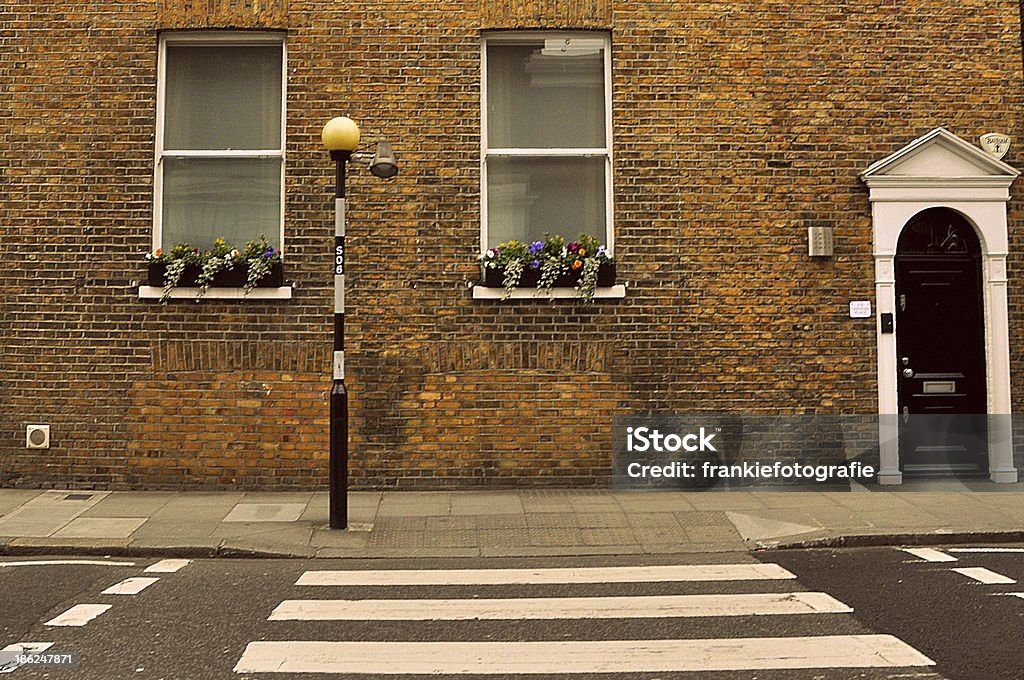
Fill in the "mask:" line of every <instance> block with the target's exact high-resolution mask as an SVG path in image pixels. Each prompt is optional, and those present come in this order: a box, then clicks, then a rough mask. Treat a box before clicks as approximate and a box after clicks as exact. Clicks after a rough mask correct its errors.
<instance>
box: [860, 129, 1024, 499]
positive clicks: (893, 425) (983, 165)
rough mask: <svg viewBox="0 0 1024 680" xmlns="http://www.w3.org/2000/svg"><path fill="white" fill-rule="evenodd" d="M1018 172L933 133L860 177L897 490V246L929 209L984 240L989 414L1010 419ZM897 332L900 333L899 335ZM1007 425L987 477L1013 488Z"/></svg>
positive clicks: (997, 421)
mask: <svg viewBox="0 0 1024 680" xmlns="http://www.w3.org/2000/svg"><path fill="white" fill-rule="evenodd" d="M1018 174H1019V172H1018V171H1017V170H1015V169H1014V168H1012V167H1010V166H1009V165H1007V164H1006V163H1003V162H1002V161H999V160H997V159H996V158H994V157H992V156H989V155H988V154H987V153H985V152H984V151H982V150H981V149H980V148H978V147H975V146H974V145H972V144H970V143H968V142H966V141H964V140H962V139H960V138H959V137H957V136H956V135H954V134H952V133H950V132H948V131H946V130H944V129H942V128H936V129H934V130H932V131H931V132H929V133H928V134H926V135H924V136H922V137H920V138H918V139H916V140H914V141H913V142H911V143H910V144H908V145H907V146H905V147H903V148H902V149H900V150H899V151H897V152H896V153H894V154H892V155H891V156H888V157H886V158H884V159H882V160H880V161H878V162H877V163H874V164H873V165H871V167H869V168H868V169H867V170H865V171H864V172H863V173H862V174H861V179H862V180H863V181H864V183H865V184H867V185H868V189H869V193H870V200H871V215H872V231H873V236H874V258H875V298H876V308H877V312H878V315H877V317H876V335H877V341H878V413H879V415H880V416H881V418H880V421H881V425H880V428H879V446H880V451H881V469H880V471H879V474H878V481H879V483H880V484H900V483H902V481H903V475H902V473H901V472H900V458H899V455H900V454H899V444H898V442H899V437H898V432H897V427H898V415H899V410H898V400H897V382H896V378H897V370H898V367H897V357H896V334H895V333H883V332H882V329H881V321H880V320H881V315H882V314H884V313H890V314H893V315H895V312H896V268H895V257H896V244H897V242H898V241H899V237H900V233H901V232H902V231H903V227H904V226H906V224H907V223H908V222H909V221H910V219H911V218H912V217H914V215H916V214H918V213H919V212H921V211H922V210H926V209H928V208H937V207H941V208H949V209H951V210H955V211H956V212H958V213H960V214H961V215H963V216H964V217H965V218H966V219H967V221H968V222H970V224H971V225H972V226H973V227H974V229H975V230H976V231H977V233H978V237H979V239H980V240H981V252H982V291H983V296H984V306H985V367H986V383H987V395H988V413H989V414H990V415H1004V416H1009V415H1010V412H1011V411H1010V344H1009V323H1008V309H1007V290H1006V256H1007V249H1008V245H1007V233H1006V204H1007V202H1008V201H1009V200H1010V184H1011V183H1012V182H1013V180H1014V179H1016V177H1017V175H1018ZM896 332H897V333H898V332H899V329H898V328H897V329H896ZM1009 428H1010V424H1009V418H1008V417H1006V418H992V419H991V423H990V427H989V447H988V448H989V476H990V478H991V479H992V481H993V482H998V483H1015V482H1016V481H1017V469H1016V468H1015V467H1014V465H1013V444H1012V439H1011V437H1010V432H1009Z"/></svg>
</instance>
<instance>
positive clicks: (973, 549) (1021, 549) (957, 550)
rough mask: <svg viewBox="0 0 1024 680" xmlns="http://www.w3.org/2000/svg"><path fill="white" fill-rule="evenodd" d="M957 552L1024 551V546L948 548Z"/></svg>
mask: <svg viewBox="0 0 1024 680" xmlns="http://www.w3.org/2000/svg"><path fill="white" fill-rule="evenodd" d="M947 550H948V551H949V552H955V553H1024V548H947Z"/></svg>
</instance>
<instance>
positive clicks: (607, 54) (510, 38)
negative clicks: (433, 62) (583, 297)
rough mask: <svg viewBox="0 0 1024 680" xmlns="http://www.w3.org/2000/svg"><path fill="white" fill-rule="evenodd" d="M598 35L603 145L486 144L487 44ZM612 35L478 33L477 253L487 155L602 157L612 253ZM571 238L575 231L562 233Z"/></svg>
mask: <svg viewBox="0 0 1024 680" xmlns="http://www.w3.org/2000/svg"><path fill="white" fill-rule="evenodd" d="M566 38H568V39H589V40H594V39H601V40H603V41H604V48H603V49H604V116H605V123H604V137H605V139H604V143H605V146H604V148H600V147H595V148H585V147H584V148H540V147H537V148H520V147H511V148H494V149H492V148H490V147H489V145H488V127H487V103H488V98H487V89H488V83H487V48H488V46H489V45H521V44H530V43H536V42H537V41H544V40H551V39H566ZM612 137H613V135H612V39H611V34H610V33H609V32H607V31H494V32H485V33H483V34H481V37H480V254H481V255H483V254H484V253H486V252H487V249H488V247H489V246H488V228H487V222H488V196H487V161H488V159H489V158H513V157H532V158H542V157H547V158H596V157H603V158H604V159H605V163H604V185H605V186H604V192H605V199H604V201H605V238H604V241H603V243H604V245H605V248H606V250H607V251H608V254H609V255H612V256H614V254H615V228H614V226H615V210H614V201H613V196H614V193H613V184H614V181H613V177H612V169H613V168H614V163H613V153H612V152H613V148H612ZM562 235H563V236H566V237H568V238H573V237H574V236H575V234H562Z"/></svg>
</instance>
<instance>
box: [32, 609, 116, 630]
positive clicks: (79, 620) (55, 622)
mask: <svg viewBox="0 0 1024 680" xmlns="http://www.w3.org/2000/svg"><path fill="white" fill-rule="evenodd" d="M112 606H113V605H109V604H76V605H75V606H74V607H72V608H71V609H69V610H67V611H66V612H64V613H63V614H61V615H60V616H56V617H54V618H52V619H50V620H49V621H47V622H46V623H45V624H43V625H45V626H84V625H85V624H87V623H89V622H90V621H92V620H93V619H95V618H96V617H97V616H99V615H100V614H102V613H103V612H105V611H107V610H108V609H110V608H111V607H112Z"/></svg>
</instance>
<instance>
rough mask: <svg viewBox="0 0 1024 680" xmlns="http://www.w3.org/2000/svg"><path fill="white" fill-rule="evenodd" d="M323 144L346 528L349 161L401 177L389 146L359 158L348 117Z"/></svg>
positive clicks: (334, 412)
mask: <svg viewBox="0 0 1024 680" xmlns="http://www.w3.org/2000/svg"><path fill="white" fill-rule="evenodd" d="M322 138H323V142H324V146H325V147H326V148H327V150H328V151H330V152H331V160H333V161H334V168H335V169H334V254H333V259H334V352H333V355H332V356H333V359H332V364H333V368H332V373H333V375H334V384H333V386H332V387H331V436H330V447H331V449H330V453H329V463H328V465H329V470H328V484H329V487H330V488H329V496H330V527H331V528H332V529H346V528H348V392H347V391H346V390H345V172H346V170H347V169H348V163H349V161H352V162H355V163H359V164H361V165H369V166H370V172H371V173H373V174H374V175H376V176H377V177H381V178H388V177H394V176H395V175H397V174H398V162H397V160H396V159H395V156H394V153H393V152H392V151H391V145H390V144H388V143H387V142H381V143H379V144H378V145H377V152H376V153H375V154H373V156H372V157H370V156H369V154H357V153H355V150H356V149H357V148H358V147H359V126H358V125H356V124H355V122H353V121H352V119H350V118H347V117H345V116H341V117H339V118H332V119H331V120H329V121H327V125H325V126H324V130H323V134H322Z"/></svg>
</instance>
